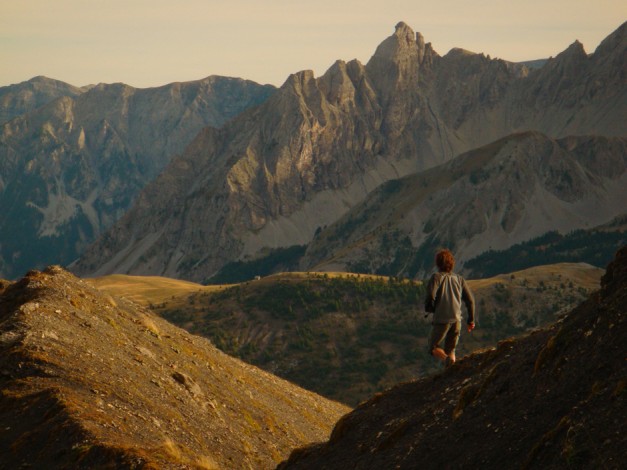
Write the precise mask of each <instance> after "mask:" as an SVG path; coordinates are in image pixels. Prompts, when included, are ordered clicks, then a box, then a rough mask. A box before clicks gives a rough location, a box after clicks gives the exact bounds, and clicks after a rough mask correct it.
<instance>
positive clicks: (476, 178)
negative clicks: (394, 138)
mask: <svg viewBox="0 0 627 470" xmlns="http://www.w3.org/2000/svg"><path fill="white" fill-rule="evenodd" d="M625 187H627V139H624V138H604V137H566V138H562V139H557V140H555V139H551V138H548V137H546V136H545V135H543V134H539V133H537V132H526V133H521V134H517V135H513V136H508V137H506V138H504V139H501V140H499V141H497V142H495V143H492V144H490V145H487V146H484V147H481V148H479V149H476V150H473V151H471V152H467V153H465V154H463V155H461V156H459V157H457V158H455V159H453V160H451V161H449V162H447V163H445V164H444V165H441V166H438V167H436V168H432V169H430V170H427V171H424V172H420V173H416V174H414V175H410V176H407V177H405V178H402V179H399V180H393V181H390V182H388V183H386V184H384V185H382V186H381V187H380V188H378V189H377V190H376V191H373V192H372V193H371V194H370V195H369V196H368V198H366V200H365V201H364V202H363V203H361V204H359V205H357V206H355V207H354V208H353V209H352V210H351V211H349V212H348V213H347V214H346V215H345V216H344V217H342V218H341V219H340V220H339V221H338V222H336V223H335V224H333V225H331V226H329V227H327V228H326V229H325V230H322V231H321V232H320V233H319V234H318V235H317V236H316V238H315V239H314V241H313V242H312V243H311V244H310V245H309V248H308V250H307V252H306V253H305V257H304V259H303V261H302V266H301V267H302V268H304V269H313V270H349V271H357V272H381V273H385V274H389V275H396V276H398V275H404V276H410V277H413V276H418V277H419V278H420V277H425V276H426V274H427V273H428V272H429V271H430V270H431V269H432V267H433V253H434V250H435V249H436V248H437V247H439V246H447V247H450V248H451V249H452V250H453V251H454V252H455V254H456V258H457V261H458V267H459V268H460V269H461V268H462V267H463V264H464V261H465V260H467V259H469V258H472V257H474V256H477V255H478V254H480V253H482V252H485V251H486V250H490V249H493V250H502V249H505V248H508V247H510V246H512V245H513V244H516V243H520V242H522V241H525V240H528V239H531V238H534V237H537V236H539V235H543V234H545V233H546V232H548V231H550V230H555V231H559V232H564V233H567V232H569V231H571V230H574V229H579V228H588V227H591V226H596V225H600V224H602V223H605V222H607V221H608V220H611V219H612V218H614V217H616V216H618V215H620V214H623V213H624V210H625V195H626V193H625ZM505 264H506V263H505ZM501 272H503V271H501ZM505 272H507V270H505Z"/></svg>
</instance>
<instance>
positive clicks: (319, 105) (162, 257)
mask: <svg viewBox="0 0 627 470" xmlns="http://www.w3.org/2000/svg"><path fill="white" fill-rule="evenodd" d="M626 29H627V28H626V27H625V25H623V26H621V28H619V29H618V30H617V31H616V32H615V33H613V34H612V35H611V36H610V37H609V38H608V39H607V40H606V41H604V42H603V43H602V44H601V45H600V46H599V48H598V49H597V50H596V51H595V53H594V54H592V55H591V56H587V55H586V54H585V53H584V51H583V50H582V48H581V45H580V44H578V43H575V44H573V45H572V46H571V47H569V48H568V49H567V50H566V51H564V52H563V53H561V54H559V55H558V56H557V57H555V58H554V59H551V60H549V61H547V63H546V64H545V65H544V67H542V68H541V69H538V70H534V71H532V72H530V71H529V70H528V69H527V68H526V67H524V66H521V65H517V64H512V63H509V62H505V61H502V60H492V59H490V58H488V57H485V56H484V55H482V54H473V53H469V52H467V51H464V50H461V49H454V50H452V51H451V52H449V53H448V54H446V55H445V56H443V57H440V56H439V55H438V54H437V53H435V51H433V49H432V48H431V45H430V44H425V41H424V39H423V37H422V35H420V34H414V32H413V31H412V30H411V28H409V27H408V26H407V25H406V24H404V23H399V24H398V25H397V27H396V31H395V33H394V34H393V35H392V36H390V37H389V38H387V39H386V40H385V41H384V42H383V43H381V45H380V46H379V47H378V48H377V50H376V52H375V54H374V55H373V57H372V58H371V59H370V61H369V62H368V63H367V64H366V65H363V64H361V63H359V62H358V61H351V62H348V63H345V62H342V61H338V62H336V63H335V64H334V65H333V66H332V67H331V68H330V69H329V70H328V71H327V72H326V73H325V74H324V75H323V76H321V77H319V78H314V76H313V73H312V72H310V71H304V72H300V73H298V74H295V75H292V76H290V77H289V78H288V80H287V81H286V82H285V84H284V85H283V86H282V88H281V89H280V90H279V91H278V92H277V93H276V94H275V95H273V96H272V97H271V98H270V99H269V100H268V101H267V102H265V103H264V104H263V105H262V106H260V107H259V108H257V109H255V111H254V112H251V113H248V114H246V115H244V116H241V117H239V118H237V119H234V120H233V121H231V122H230V123H229V124H228V125H227V126H225V127H224V128H223V129H221V130H219V131H216V130H206V131H203V132H202V133H200V134H199V135H198V137H197V138H196V140H195V141H194V143H193V144H192V145H190V146H189V147H188V149H187V151H186V152H185V153H184V154H183V155H182V156H181V157H180V158H178V159H177V160H176V161H174V162H173V163H172V164H171V165H170V166H169V167H168V168H167V169H166V170H165V171H164V172H163V173H162V174H161V175H160V177H159V178H158V179H157V181H156V182H155V183H154V184H153V185H151V186H149V187H147V188H146V190H145V191H143V192H142V194H141V196H140V197H139V199H138V202H137V204H136V205H135V207H134V208H133V209H132V210H131V211H130V212H129V214H128V215H127V216H126V217H125V218H123V219H122V220H120V222H119V223H118V224H116V226H115V227H114V228H113V229H112V230H111V231H109V232H108V233H107V234H106V235H105V236H104V237H103V238H102V239H101V240H100V241H99V242H98V243H97V244H96V245H94V246H93V247H92V248H91V249H89V250H88V251H87V252H86V253H85V255H84V256H83V258H82V259H81V261H80V262H79V263H78V264H77V265H76V270H77V272H81V273H90V274H94V273H95V274H105V273H111V272H124V273H134V274H160V275H166V276H169V277H183V278H188V279H192V280H196V281H202V280H204V279H206V278H208V277H210V276H211V275H213V274H214V273H215V272H216V271H217V270H218V269H219V268H220V267H222V266H223V265H224V264H226V263H227V262H229V261H233V260H236V259H251V258H255V257H258V256H260V255H261V254H262V253H264V251H265V250H267V249H268V248H279V247H288V246H292V245H305V244H308V243H309V242H310V241H311V240H312V239H313V238H314V234H315V233H316V232H317V230H318V229H319V228H321V227H324V226H327V225H331V224H332V223H334V222H335V221H337V220H338V219H339V218H340V217H342V215H344V214H345V213H347V211H349V210H350V209H351V208H352V207H354V206H355V205H357V204H359V203H360V202H361V201H363V200H364V199H365V198H366V196H367V194H368V193H369V192H370V191H372V190H373V189H374V188H375V187H377V186H379V185H380V184H381V183H383V182H385V181H388V180H390V179H395V178H398V177H402V176H405V175H409V174H412V173H415V172H417V171H422V170H424V169H427V168H431V167H434V166H435V165H438V164H441V163H443V162H446V161H448V160H450V159H451V158H453V157H454V156H456V155H459V154H460V153H463V152H466V151H469V150H471V149H473V148H477V147H480V146H483V145H486V144H488V143H490V142H493V141H496V140H497V139H501V138H504V137H505V136H508V135H511V134H512V133H515V132H520V131H528V130H533V131H539V132H542V133H544V134H546V135H547V136H549V138H562V137H564V136H568V135H573V134H586V135H587V134H598V135H604V136H610V137H611V136H624V135H625V128H624V125H623V124H622V122H623V121H624V119H623V116H624V115H625V112H626V109H625V107H626V106H627V104H626V103H627V99H625V96H626V95H625V93H626V91H625V90H626V88H625V86H624V85H625V77H624V61H621V58H623V57H624V55H625V50H626V46H627V42H626V39H625V37H626V34H625V31H626ZM530 150H533V149H530ZM532 157H533V154H528V155H526V158H532ZM551 183H552V184H553V185H558V186H557V187H551V188H550V189H549V191H559V190H560V187H559V184H561V183H560V181H559V180H558V177H557V176H556V177H555V178H553V180H551ZM498 191H499V195H497V196H495V197H497V198H507V194H506V193H507V188H498ZM172 208H174V210H172ZM581 217H582V219H586V216H581ZM199 221H201V222H199ZM423 222H424V221H417V224H420V223H423Z"/></svg>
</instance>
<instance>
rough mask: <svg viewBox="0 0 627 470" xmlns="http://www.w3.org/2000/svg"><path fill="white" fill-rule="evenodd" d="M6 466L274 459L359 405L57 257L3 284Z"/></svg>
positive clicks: (319, 435)
mask: <svg viewBox="0 0 627 470" xmlns="http://www.w3.org/2000/svg"><path fill="white" fill-rule="evenodd" d="M0 391H1V392H0V449H1V450H0V467H1V468H7V469H8V468H155V469H156V468H160V469H161V468H173V469H174V468H181V469H182V468H201V469H217V468H237V469H263V468H274V467H275V466H276V464H277V463H278V462H280V461H281V460H283V459H285V458H287V456H288V455H289V453H290V451H291V449H293V448H295V447H301V446H303V445H305V444H307V443H310V442H316V441H321V440H324V439H326V438H328V436H329V432H330V429H331V426H332V424H333V423H334V422H336V421H337V420H338V419H339V418H340V416H342V414H344V413H345V412H347V411H348V409H347V408H346V407H344V406H343V405H340V404H338V403H335V402H332V401H329V400H326V399H324V398H322V397H320V396H317V395H315V394H313V393H311V392H308V391H305V390H303V389H301V388H298V387H296V386H294V385H292V384H290V383H288V382H286V381H284V380H281V379H279V378H277V377H275V376H273V375H270V374H268V373H266V372H263V371H261V370H259V369H257V368H255V367H253V366H249V365H246V364H244V363H242V362H240V361H238V360H236V359H233V358H231V357H229V356H227V355H225V354H223V353H221V352H220V351H219V350H217V349H216V348H215V347H213V346H212V344H211V343H210V342H209V341H207V340H205V339H203V338H200V337H197V336H193V335H190V334H188V333H186V332H185V331H183V330H180V329H178V328H176V327H174V326H172V325H170V324H169V323H167V322H165V321H164V320H162V319H160V318H159V317H157V316H156V315H154V314H152V313H151V312H150V311H148V310H147V309H144V308H141V307H139V306H138V305H136V304H133V303H130V302H128V301H125V300H122V299H118V298H114V297H112V296H110V295H108V294H105V293H102V292H100V291H99V290H97V289H95V288H93V287H91V286H90V285H88V284H87V283H85V282H83V281H82V280H80V279H78V278H76V277H74V276H73V275H71V274H69V273H68V272H66V271H64V270H62V269H61V268H58V267H51V268H48V269H46V270H45V271H43V272H37V271H32V272H29V273H28V275H27V276H26V277H24V278H23V279H21V280H20V281H18V282H15V283H10V282H7V281H2V282H0Z"/></svg>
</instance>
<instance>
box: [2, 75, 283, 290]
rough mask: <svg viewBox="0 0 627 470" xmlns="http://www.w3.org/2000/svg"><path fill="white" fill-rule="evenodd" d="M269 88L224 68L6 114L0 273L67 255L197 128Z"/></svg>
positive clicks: (110, 218) (98, 90)
mask: <svg viewBox="0 0 627 470" xmlns="http://www.w3.org/2000/svg"><path fill="white" fill-rule="evenodd" d="M42 80H43V79H42ZM48 82H51V81H50V80H45V83H48ZM29 83H30V82H29ZM39 83H40V80H33V83H31V84H30V87H29V88H28V90H30V88H32V87H35V86H36V85H37V84H39ZM53 83H54V84H56V85H57V88H59V89H63V87H62V85H63V84H60V83H59V82H53ZM16 87H18V86H17V85H16ZM24 87H25V86H21V88H20V89H22V88H24ZM66 88H69V85H68V86H67V87H66ZM28 90H27V91H28ZM273 91H274V87H271V86H261V85H258V84H256V83H253V82H248V81H244V80H241V79H231V78H224V77H208V78H206V79H203V80H199V81H195V82H186V83H173V84H170V85H166V86H163V87H159V88H149V89H135V88H132V87H130V86H127V85H123V84H111V85H105V84H100V85H97V86H94V87H92V88H90V89H89V90H88V91H86V92H84V93H81V94H80V95H78V96H70V95H67V94H66V95H65V96H62V97H60V98H58V99H56V100H52V101H49V102H48V103H47V104H45V105H44V106H42V107H40V108H37V109H35V110H33V111H31V112H30V113H27V114H23V115H21V116H19V117H16V118H15V119H13V120H11V121H10V122H7V123H5V124H4V125H3V126H2V127H1V128H0V211H2V212H3V213H4V214H5V215H6V216H5V217H3V219H2V220H1V221H0V240H1V243H0V274H1V275H3V276H5V277H9V278H13V277H16V276H19V275H22V274H23V273H24V272H25V271H26V270H27V269H30V268H33V267H42V266H45V265H46V264H51V263H63V264H68V263H70V262H71V261H73V260H74V259H75V258H76V257H77V255H78V254H79V253H81V252H82V250H83V249H84V247H85V246H86V245H87V244H89V243H91V242H93V241H94V239H95V238H96V237H97V236H98V234H100V232H101V231H102V230H104V229H106V228H108V227H110V226H111V224H112V223H113V222H114V221H116V220H117V219H118V218H119V217H120V216H121V215H122V214H123V213H124V212H125V211H126V210H127V209H128V207H129V206H130V205H131V203H132V202H133V200H134V198H135V195H136V194H137V193H138V192H139V191H140V190H141V189H142V188H143V187H144V186H145V185H146V183H148V182H149V181H150V180H152V179H153V178H154V177H155V176H156V175H157V173H158V172H159V171H160V170H161V169H162V168H163V167H164V166H165V165H166V164H167V162H168V161H169V159H170V158H171V157H172V156H173V155H174V154H176V153H180V152H181V151H182V150H183V149H184V147H185V146H186V145H187V144H188V143H189V142H190V141H191V140H192V139H193V137H194V136H195V134H196V133H197V132H198V131H199V130H200V129H201V128H203V127H205V126H208V125H211V126H220V125H222V124H224V122H225V121H227V120H228V119H230V118H232V117H233V116H235V115H236V114H238V113H240V112H242V111H244V110H245V109H247V108H249V107H251V106H254V105H257V104H259V103H260V102H262V101H263V100H265V99H266V98H267V97H268V96H269V95H270V94H272V92H273ZM24 93H26V92H24V91H23V92H22V94H24ZM9 95H10V94H9ZM48 95H50V93H49V94H48ZM48 95H46V96H48ZM37 96H38V95H37ZM37 96H36V97H37ZM42 100H43V99H42Z"/></svg>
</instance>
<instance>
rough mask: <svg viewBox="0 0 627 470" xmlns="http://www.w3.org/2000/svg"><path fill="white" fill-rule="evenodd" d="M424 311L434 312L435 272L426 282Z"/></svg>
mask: <svg viewBox="0 0 627 470" xmlns="http://www.w3.org/2000/svg"><path fill="white" fill-rule="evenodd" d="M425 312H428V313H434V312H435V274H434V275H433V276H431V279H429V283H428V284H427V295H426V297H425Z"/></svg>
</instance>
